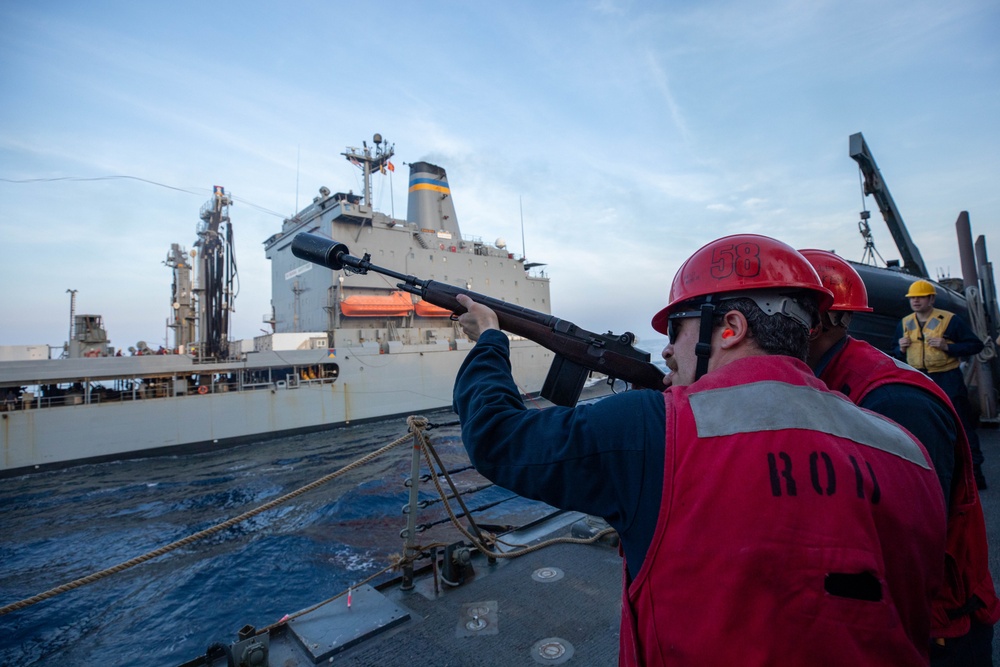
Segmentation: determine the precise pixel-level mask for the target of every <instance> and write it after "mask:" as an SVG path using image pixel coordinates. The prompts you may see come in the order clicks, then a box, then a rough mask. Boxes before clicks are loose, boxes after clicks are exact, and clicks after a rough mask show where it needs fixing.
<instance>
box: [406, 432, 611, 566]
mask: <svg viewBox="0 0 1000 667" xmlns="http://www.w3.org/2000/svg"><path fill="white" fill-rule="evenodd" d="M419 436H420V441H421V446H422V448H423V449H424V458H425V459H426V461H427V465H428V466H429V467H430V469H431V471H433V470H435V468H434V466H433V464H432V463H431V459H430V455H429V454H428V451H427V450H428V449H431V450H432V449H433V448H432V447H431V445H430V443H428V442H427V440H426V438H424V435H423V433H420V434H419ZM435 458H436V454H435ZM439 460H440V459H439ZM442 475H443V476H444V477H445V479H447V480H448V482H449V484H451V477H450V475H449V474H448V471H447V470H442ZM431 480H432V481H433V482H434V486H435V487H436V488H437V491H438V495H440V496H441V497H442V498H445V495H446V494H445V491H444V488H443V487H442V486H441V482H440V481H439V480H438V475H435V474H432V475H431ZM452 486H453V485H452ZM453 488H454V487H453ZM444 507H445V510H447V512H448V516H449V517H451V522H452V523H453V524H454V525H455V528H457V529H458V532H460V533H461V534H462V535H463V536H464V537H465V539H467V540H469V542H471V543H472V545H473V546H474V547H476V548H477V549H478V550H479V551H480V552H481V553H483V554H484V555H486V556H488V557H490V558H518V557H520V556H524V555H526V554H530V553H533V552H535V551H538V550H540V549H544V548H545V547H549V546H552V545H553V544H594V543H595V542H597V541H599V540H601V539H602V538H604V537H606V536H608V535H611V534H613V533H614V532H615V529H614V528H605V529H604V530H602V531H600V532H599V533H597V534H596V535H594V536H593V537H586V538H583V537H555V538H552V539H550V540H544V541H542V542H539V543H538V544H534V545H532V546H530V547H523V548H521V549H517V550H516V551H493V549H492V547H491V545H492V544H495V543H497V542H498V541H499V540H498V539H497V536H496V535H495V534H493V533H489V532H488V533H487V534H488V537H487V538H485V539H483V540H480V539H477V538H476V537H474V536H473V535H472V534H471V533H470V532H469V531H468V530H466V529H465V526H463V525H462V524H461V522H460V521H459V520H458V517H457V516H455V512H454V510H452V509H451V503H449V502H447V501H446V502H445V503H444ZM463 509H464V505H463ZM466 517H467V518H468V519H469V523H471V524H472V525H473V527H474V530H475V532H477V533H481V531H480V530H479V527H478V526H477V525H476V523H475V521H474V520H473V519H472V516H471V515H470V514H469V513H468V510H466ZM502 543H503V544H506V543H505V542H502Z"/></svg>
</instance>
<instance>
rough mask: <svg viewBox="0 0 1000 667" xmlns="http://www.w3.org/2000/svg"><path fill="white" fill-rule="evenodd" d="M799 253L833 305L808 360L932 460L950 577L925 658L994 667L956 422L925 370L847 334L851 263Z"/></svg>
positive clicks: (993, 618)
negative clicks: (944, 515) (942, 504)
mask: <svg viewBox="0 0 1000 667" xmlns="http://www.w3.org/2000/svg"><path fill="white" fill-rule="evenodd" d="M799 252H800V253H802V255H803V256H804V257H805V258H806V259H807V260H809V262H810V263H811V264H812V265H813V268H815V269H816V272H817V273H819V277H820V280H822V281H823V285H824V286H826V287H827V288H829V289H830V290H831V291H832V292H833V304H832V305H831V306H830V308H829V309H828V310H827V311H826V312H824V313H821V315H820V317H821V321H822V330H821V332H820V333H819V334H818V335H817V336H815V337H814V338H813V340H812V341H811V342H810V345H809V359H808V362H809V365H810V366H812V368H813V370H814V371H815V372H816V375H817V377H819V378H820V379H821V380H823V381H824V382H825V383H826V384H827V386H829V387H830V389H834V390H836V391H840V392H842V393H843V394H844V395H845V396H847V397H848V398H850V399H851V400H852V401H854V402H855V403H856V404H858V405H860V406H861V407H863V408H867V409H869V410H873V411H875V412H878V413H879V414H882V415H885V416H886V417H889V418H890V419H892V420H893V421H895V422H896V423H898V424H900V425H902V426H904V427H905V428H906V429H907V430H908V431H910V433H912V434H913V435H915V436H916V437H917V439H918V440H920V442H921V443H922V444H923V445H924V447H926V449H927V452H928V453H929V454H930V456H931V459H932V460H933V462H934V468H935V470H936V471H937V476H938V481H939V482H940V484H941V488H942V490H943V491H944V498H945V500H946V501H947V503H948V538H947V556H946V558H947V560H946V568H947V572H948V576H947V577H946V578H945V585H944V586H943V587H942V589H941V591H940V592H939V593H938V595H937V597H936V599H935V603H934V608H933V609H934V616H933V627H932V628H931V637H932V639H933V642H932V644H931V664H932V665H935V666H936V667H938V666H940V667H944V666H946V665H948V666H950V665H954V666H955V667H958V666H968V667H982V666H984V665H992V664H993V646H992V645H993V624H994V623H996V622H997V620H998V619H1000V600H998V599H997V596H996V593H995V591H994V586H993V579H992V577H991V575H990V570H989V554H988V548H989V545H988V542H987V538H986V522H985V520H984V518H983V508H982V505H980V502H979V493H978V492H977V490H976V483H975V478H974V475H973V462H972V454H971V451H970V449H969V441H968V439H967V438H966V434H965V429H964V427H963V425H962V420H961V418H960V417H959V415H958V413H957V412H956V411H955V408H954V407H952V404H951V401H950V400H949V399H948V395H947V394H945V393H944V391H943V390H942V389H941V388H940V387H939V386H938V385H937V383H936V382H934V381H933V380H931V379H930V378H928V377H927V375H925V374H924V373H921V372H919V371H918V370H916V369H915V368H913V367H911V366H908V365H907V364H905V363H903V362H902V361H898V360H896V359H893V358H892V357H890V356H889V355H887V354H884V353H883V352H881V351H879V350H877V349H876V348H874V347H872V346H871V345H869V344H868V343H866V342H864V341H860V340H857V339H855V338H852V337H850V336H848V335H847V331H848V327H849V326H850V324H851V318H852V314H853V313H855V312H871V311H872V309H871V307H869V305H868V290H867V289H866V288H865V285H864V282H863V281H862V280H861V276H860V275H858V272H857V271H856V270H855V269H854V267H852V266H851V265H850V264H849V263H848V262H847V261H846V260H844V259H842V258H841V257H838V256H837V255H835V254H834V253H832V252H828V251H826V250H800V251H799Z"/></svg>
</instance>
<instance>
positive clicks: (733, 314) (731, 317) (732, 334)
mask: <svg viewBox="0 0 1000 667" xmlns="http://www.w3.org/2000/svg"><path fill="white" fill-rule="evenodd" d="M749 333H750V325H749V323H748V322H747V318H746V316H745V315H744V314H743V313H741V312H740V311H738V310H730V311H729V312H728V313H726V314H725V315H724V316H723V318H722V330H721V332H720V333H719V347H721V348H722V349H723V350H728V349H731V348H733V347H736V346H737V345H739V344H740V343H741V342H743V339H745V338H746V337H747V335H748V334H749Z"/></svg>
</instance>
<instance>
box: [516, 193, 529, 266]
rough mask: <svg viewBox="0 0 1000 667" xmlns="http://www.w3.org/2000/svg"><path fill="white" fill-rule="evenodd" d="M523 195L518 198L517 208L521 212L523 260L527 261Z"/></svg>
mask: <svg viewBox="0 0 1000 667" xmlns="http://www.w3.org/2000/svg"><path fill="white" fill-rule="evenodd" d="M522 200H523V197H521V195H518V196H517V207H518V208H519V209H520V210H521V258H522V259H525V258H527V256H528V249H527V248H525V247H524V202H523V201H522Z"/></svg>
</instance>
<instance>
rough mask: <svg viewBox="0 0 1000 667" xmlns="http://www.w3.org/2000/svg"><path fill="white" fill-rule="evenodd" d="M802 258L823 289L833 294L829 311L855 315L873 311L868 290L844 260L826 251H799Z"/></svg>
mask: <svg viewBox="0 0 1000 667" xmlns="http://www.w3.org/2000/svg"><path fill="white" fill-rule="evenodd" d="M799 252H800V253H802V256H803V257H805V258H806V259H808V260H809V263H810V264H812V265H813V268H814V269H816V273H818V274H819V279H820V280H822V281H823V287H826V288H827V289H829V290H830V291H831V292H833V303H832V304H831V305H830V308H829V309H830V310H846V311H850V312H856V313H870V312H873V311H874V310H875V309H874V308H872V307H871V306H869V305H868V289H867V288H866V287H865V283H864V281H863V280H861V276H860V275H858V272H857V271H856V270H855V268H854V267H853V266H851V265H850V264H849V263H848V262H847V260H846V259H843V258H842V257H839V256H837V255H835V254H833V253H832V252H830V251H828V250H812V249H809V250H799Z"/></svg>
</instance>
